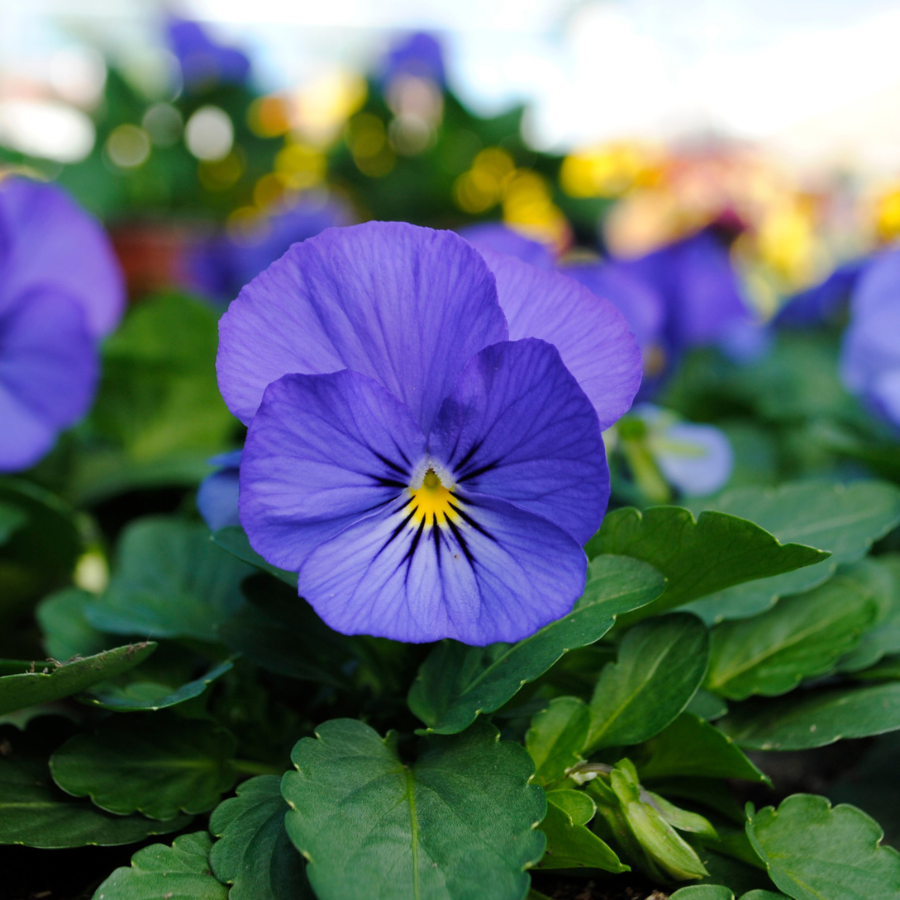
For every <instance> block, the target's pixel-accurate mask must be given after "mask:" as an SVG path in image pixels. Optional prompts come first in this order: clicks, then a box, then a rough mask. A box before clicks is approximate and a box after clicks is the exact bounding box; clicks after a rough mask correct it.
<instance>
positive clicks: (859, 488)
mask: <svg viewBox="0 0 900 900" xmlns="http://www.w3.org/2000/svg"><path fill="white" fill-rule="evenodd" d="M705 505H706V506H707V507H709V506H710V505H712V506H713V507H714V508H715V509H717V510H718V511H720V512H724V513H730V514H731V515H735V516H741V517H742V518H745V519H750V520H751V521H753V522H756V523H757V524H758V525H760V526H761V527H762V528H765V529H766V530H767V531H769V532H771V533H772V534H773V535H775V537H776V538H778V540H779V541H781V542H782V543H786V542H789V541H792V542H798V543H801V544H807V545H810V546H813V547H818V548H820V549H821V550H828V551H830V552H831V556H830V558H829V559H827V560H824V561H823V562H819V563H817V564H815V565H812V566H808V567H805V568H802V569H798V570H796V571H794V572H788V573H785V574H783V575H776V576H774V577H770V578H765V579H761V580H759V581H753V582H749V583H747V584H743V585H739V586H737V587H731V588H728V589H727V590H724V591H720V592H717V593H715V594H712V595H710V596H709V597H706V598H704V599H703V600H701V601H698V602H697V603H695V604H693V605H692V606H691V610H692V611H694V612H696V613H697V615H699V616H700V617H701V618H703V619H704V620H705V621H706V622H708V623H714V622H720V621H723V620H725V619H741V618H746V617H747V616H753V615H756V614H757V613H761V612H763V611H764V610H767V609H769V608H770V607H771V606H773V605H774V604H775V602H776V601H777V600H778V599H779V597H784V596H788V595H790V594H799V593H802V592H803V591H807V590H810V589H811V588H813V587H816V586H817V585H819V584H822V583H823V582H825V581H827V580H828V579H829V578H830V577H831V576H832V575H833V574H834V573H835V572H836V571H837V567H838V566H839V565H840V564H841V563H847V562H853V561H855V560H858V559H861V558H862V557H863V556H865V555H866V553H867V552H868V550H869V547H870V546H871V545H872V542H873V541H875V540H878V538H880V537H883V536H884V535H885V534H887V533H888V532H889V531H891V530H892V529H893V528H895V527H896V526H897V524H900V490H898V489H897V488H896V487H894V486H893V485H890V484H885V483H883V482H880V481H856V482H853V483H852V484H829V483H824V484H823V483H821V482H799V483H797V484H785V485H782V486H780V487H778V488H766V489H763V490H759V489H757V488H745V489H742V490H736V491H728V492H726V493H724V494H723V495H722V496H721V497H719V498H718V499H714V500H711V501H705Z"/></svg>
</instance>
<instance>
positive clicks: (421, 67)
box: [382, 31, 446, 87]
mask: <svg viewBox="0 0 900 900" xmlns="http://www.w3.org/2000/svg"><path fill="white" fill-rule="evenodd" d="M382 69H383V72H382V80H383V81H384V82H385V84H390V83H391V82H392V81H393V80H394V79H395V78H396V77H398V76H402V75H409V76H412V77H414V78H424V79H426V80H428V81H432V82H434V83H435V84H436V85H438V86H439V87H443V86H444V84H445V81H446V74H445V72H444V51H443V49H442V47H441V44H440V42H439V41H438V39H437V38H435V37H434V36H432V35H430V34H428V33H427V32H424V31H419V32H415V33H414V34H410V35H408V36H406V37H403V38H401V39H400V40H398V41H397V43H395V44H394V46H393V47H391V49H390V50H389V51H388V53H387V54H386V56H385V58H384V60H383V62H382Z"/></svg>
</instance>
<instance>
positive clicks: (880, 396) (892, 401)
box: [872, 365, 900, 426]
mask: <svg viewBox="0 0 900 900" xmlns="http://www.w3.org/2000/svg"><path fill="white" fill-rule="evenodd" d="M872 402H873V403H874V404H875V406H876V407H877V409H878V410H879V412H881V414H882V415H883V416H885V417H886V418H888V419H890V421H891V422H893V423H894V424H895V425H897V426H900V365H898V366H897V367H896V368H894V369H888V370H887V371H886V372H882V373H881V375H879V376H878V378H876V379H875V383H874V384H873V385H872Z"/></svg>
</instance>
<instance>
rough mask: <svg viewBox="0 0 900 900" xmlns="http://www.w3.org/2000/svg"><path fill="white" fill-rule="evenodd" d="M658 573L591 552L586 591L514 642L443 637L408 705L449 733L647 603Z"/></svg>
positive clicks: (657, 585) (656, 590)
mask: <svg viewBox="0 0 900 900" xmlns="http://www.w3.org/2000/svg"><path fill="white" fill-rule="evenodd" d="M662 588H663V580H662V576H661V575H660V574H659V573H658V572H656V571H655V570H654V569H652V568H651V567H650V566H648V565H645V564H644V563H640V562H637V561H635V560H633V559H627V558H624V557H615V556H601V557H597V558H596V559H594V560H592V562H591V565H590V569H589V574H588V584H587V587H586V588H585V595H584V597H582V599H581V600H579V601H578V603H576V604H575V608H574V609H573V610H572V612H571V613H569V615H567V616H563V618H561V619H558V620H557V621H556V622H551V623H550V624H549V625H547V626H545V627H544V628H542V629H541V630H540V631H538V632H537V633H536V634H534V635H532V636H531V637H529V638H525V640H522V641H519V642H518V643H517V644H491V645H490V646H488V647H469V646H466V645H465V644H459V643H457V642H456V641H443V642H441V643H440V644H438V646H437V647H435V649H434V650H432V652H431V654H430V655H429V657H428V658H427V659H426V660H425V662H424V664H423V665H422V668H421V669H420V670H419V674H418V676H417V677H416V680H415V682H414V683H413V685H412V688H411V689H410V692H409V706H410V709H411V710H412V711H413V712H414V713H415V714H416V715H417V716H418V717H419V718H420V719H421V720H422V721H423V722H424V723H425V724H426V725H427V726H428V730H429V731H431V732H435V733H437V734H454V733H456V732H459V731H462V730H463V729H464V728H466V727H467V726H468V725H470V724H471V723H472V722H474V721H475V717H476V716H477V715H478V714H479V713H489V712H493V711H494V710H496V709H499V708H500V707H501V706H502V705H503V704H504V703H506V701H507V700H509V698H510V697H512V696H513V695H515V693H516V692H517V691H518V690H519V688H521V687H522V685H523V684H527V683H528V682H530V681H534V680H535V678H537V677H539V676H540V675H543V673H544V672H546V671H547V670H548V669H549V668H550V667H551V666H552V665H553V664H554V663H555V662H556V661H557V660H558V659H559V658H560V657H561V656H562V655H563V654H564V653H566V652H568V651H569V650H572V649H575V648H576V647H584V646H586V645H588V644H592V643H594V642H595V641H597V640H599V639H600V638H601V637H603V635H604V634H606V632H607V631H609V629H610V628H612V626H613V624H614V623H615V621H616V617H617V616H618V615H620V614H621V613H623V612H626V611H628V610H632V609H635V608H636V607H639V606H641V605H643V604H645V603H649V602H650V601H651V600H652V599H653V598H654V597H656V596H657V595H658V594H659V592H660V591H661V590H662Z"/></svg>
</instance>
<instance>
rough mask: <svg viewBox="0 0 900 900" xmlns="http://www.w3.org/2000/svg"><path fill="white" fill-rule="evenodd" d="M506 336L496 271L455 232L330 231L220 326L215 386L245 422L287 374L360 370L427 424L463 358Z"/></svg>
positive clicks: (369, 227) (245, 295)
mask: <svg viewBox="0 0 900 900" xmlns="http://www.w3.org/2000/svg"><path fill="white" fill-rule="evenodd" d="M506 336H507V327H506V320H505V319H504V317H503V312H502V311H501V309H500V305H499V303H498V302H497V293H496V287H495V284H494V279H493V277H492V276H491V273H490V271H489V270H488V268H487V266H486V265H485V263H484V261H483V260H482V258H481V257H480V256H479V254H478V253H477V252H476V251H475V250H474V249H473V248H472V247H471V246H469V244H467V243H466V242H465V241H464V240H463V239H462V238H461V237H459V236H458V235H456V234H453V233H452V232H449V231H433V230H431V229H429V228H417V227H415V226H413V225H407V224H405V223H402V222H368V223H366V224H364V225H355V226H352V227H349V228H334V229H328V230H326V231H324V232H322V233H321V234H319V235H317V236H316V237H312V238H310V239H309V240H306V241H304V242H303V243H302V244H295V245H294V246H292V247H291V249H290V250H288V252H287V253H286V254H285V255H284V256H283V257H281V259H279V260H278V261H277V262H275V263H273V264H272V265H271V266H269V268H268V269H266V271H265V272H263V273H262V274H261V275H259V276H258V277H257V278H256V279H254V280H253V281H252V282H251V283H250V284H249V285H248V286H247V287H245V288H244V290H243V291H241V293H240V296H239V297H238V298H237V300H235V301H234V302H233V303H232V304H231V306H230V307H229V308H228V312H227V313H226V314H225V315H224V316H223V317H222V319H221V321H220V323H219V356H218V359H217V362H216V368H217V370H218V373H219V387H220V389H221V391H222V396H223V397H224V398H225V402H226V403H227V404H228V406H229V408H230V409H231V411H232V412H233V413H234V414H235V415H236V416H238V418H240V419H242V420H243V421H244V422H249V420H250V419H251V418H252V417H253V414H254V413H255V412H256V409H257V407H258V406H259V403H260V400H261V399H262V395H263V391H264V390H265V388H266V385H268V384H271V383H272V382H273V381H276V380H277V379H279V378H280V377H281V376H282V375H285V374H288V373H303V374H323V373H327V372H334V371H337V370H338V369H344V368H347V369H352V370H353V371H355V372H360V373H362V374H363V375H367V376H369V377H370V378H373V379H375V380H376V381H377V382H379V383H380V384H381V385H382V386H383V387H385V388H386V389H387V390H388V391H390V392H391V393H392V394H394V395H395V396H396V397H398V398H399V399H400V400H402V401H403V403H405V404H406V406H407V407H408V408H409V409H410V410H411V411H412V413H413V415H414V416H415V418H416V420H417V421H418V423H419V425H420V427H421V428H422V430H423V431H425V432H426V433H427V432H428V430H429V429H430V428H431V424H432V422H433V420H434V417H435V415H437V411H438V408H439V407H440V404H441V401H442V400H443V399H444V397H445V396H447V394H448V393H449V392H450V390H451V388H452V386H453V383H454V382H455V381H456V377H457V376H458V375H459V373H460V371H461V370H462V367H463V366H464V365H465V363H466V361H467V360H468V359H469V357H470V356H472V355H473V354H474V353H477V352H478V351H479V350H480V349H481V348H482V347H485V346H487V345H488V344H492V343H495V342H496V341H500V340H505V339H506Z"/></svg>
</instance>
